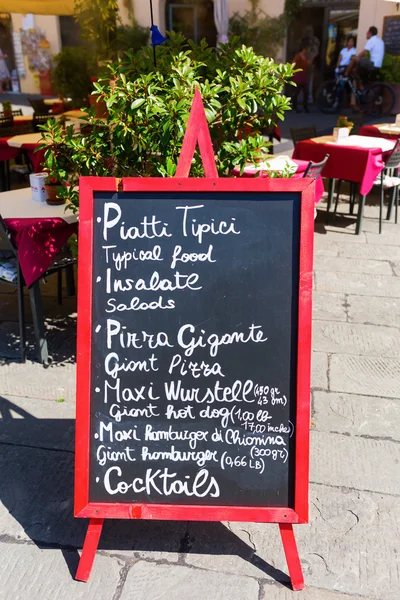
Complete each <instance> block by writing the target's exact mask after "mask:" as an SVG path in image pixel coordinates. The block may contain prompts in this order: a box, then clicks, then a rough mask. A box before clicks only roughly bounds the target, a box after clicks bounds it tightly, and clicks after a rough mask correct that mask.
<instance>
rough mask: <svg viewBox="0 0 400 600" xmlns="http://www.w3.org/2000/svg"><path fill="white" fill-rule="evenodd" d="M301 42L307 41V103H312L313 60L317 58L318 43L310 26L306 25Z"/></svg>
mask: <svg viewBox="0 0 400 600" xmlns="http://www.w3.org/2000/svg"><path fill="white" fill-rule="evenodd" d="M302 39H303V40H305V39H306V40H308V44H309V49H308V58H309V60H310V66H309V68H308V92H307V93H308V102H313V100H314V98H313V85H314V66H315V59H316V58H317V56H319V50H320V45H321V43H320V41H319V39H318V38H317V36H315V35H314V28H313V26H312V25H306V27H304V29H303V38H302Z"/></svg>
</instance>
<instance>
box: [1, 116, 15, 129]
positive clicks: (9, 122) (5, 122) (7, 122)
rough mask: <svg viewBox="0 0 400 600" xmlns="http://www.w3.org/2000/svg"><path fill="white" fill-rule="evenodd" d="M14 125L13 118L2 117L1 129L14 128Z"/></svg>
mask: <svg viewBox="0 0 400 600" xmlns="http://www.w3.org/2000/svg"><path fill="white" fill-rule="evenodd" d="M13 124H14V118H13V117H0V129H2V128H3V127H12V126H13Z"/></svg>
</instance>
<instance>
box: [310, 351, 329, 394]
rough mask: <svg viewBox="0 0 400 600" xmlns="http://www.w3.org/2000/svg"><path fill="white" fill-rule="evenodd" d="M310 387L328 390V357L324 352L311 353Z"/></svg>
mask: <svg viewBox="0 0 400 600" xmlns="http://www.w3.org/2000/svg"><path fill="white" fill-rule="evenodd" d="M311 387H312V388H316V389H322V390H327V389H328V355H327V354H325V353H324V352H313V353H312V355H311Z"/></svg>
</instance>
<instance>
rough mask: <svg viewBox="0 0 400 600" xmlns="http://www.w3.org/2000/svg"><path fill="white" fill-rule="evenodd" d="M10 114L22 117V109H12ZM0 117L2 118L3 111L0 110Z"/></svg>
mask: <svg viewBox="0 0 400 600" xmlns="http://www.w3.org/2000/svg"><path fill="white" fill-rule="evenodd" d="M12 116H13V117H22V109H21V108H18V109H16V110H13V111H12ZM0 117H1V118H4V112H0Z"/></svg>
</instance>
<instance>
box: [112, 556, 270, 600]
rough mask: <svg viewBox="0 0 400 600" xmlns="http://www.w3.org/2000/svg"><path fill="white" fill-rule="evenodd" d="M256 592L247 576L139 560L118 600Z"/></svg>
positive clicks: (254, 597) (237, 598)
mask: <svg viewBox="0 0 400 600" xmlns="http://www.w3.org/2000/svg"><path fill="white" fill-rule="evenodd" d="M258 593H259V586H258V582H257V580H255V579H251V578H250V577H241V576H240V575H225V576H223V577H222V576H221V575H220V574H219V573H215V572H212V571H203V570H201V569H191V568H189V567H187V566H170V565H163V564H158V565H157V564H154V563H147V562H142V561H141V562H139V563H137V564H136V565H134V566H133V567H132V568H131V569H130V571H129V573H128V577H127V579H126V582H125V585H124V587H123V590H122V594H121V597H120V600H155V599H156V598H157V599H158V598H159V599H161V598H165V599H168V600H183V599H186V598H188V599H189V598H190V600H205V599H207V600H208V599H209V600H211V599H212V600H243V599H244V598H246V600H258Z"/></svg>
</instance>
